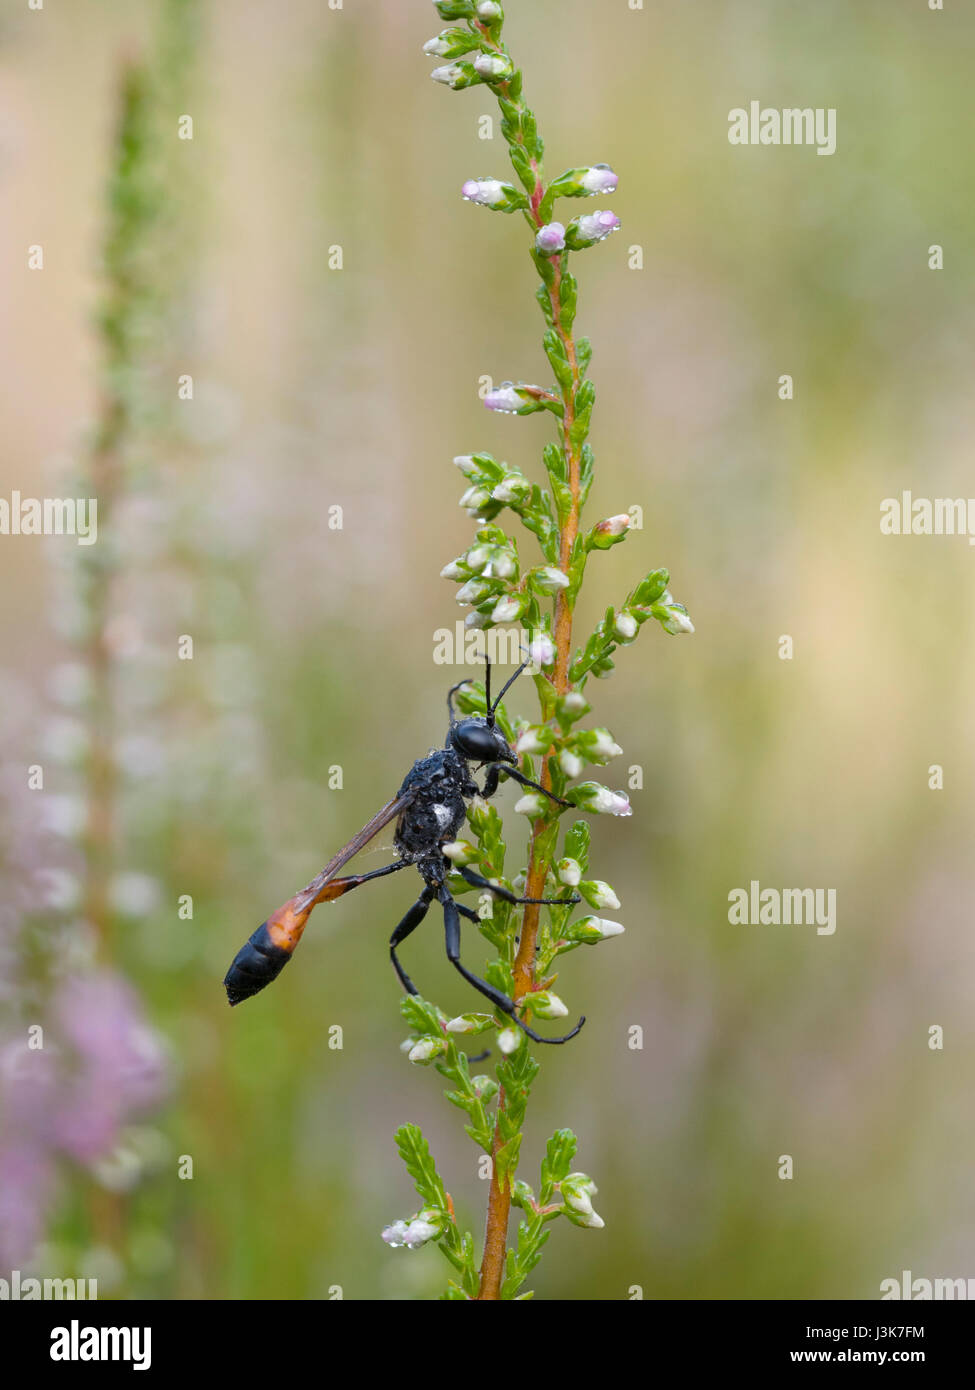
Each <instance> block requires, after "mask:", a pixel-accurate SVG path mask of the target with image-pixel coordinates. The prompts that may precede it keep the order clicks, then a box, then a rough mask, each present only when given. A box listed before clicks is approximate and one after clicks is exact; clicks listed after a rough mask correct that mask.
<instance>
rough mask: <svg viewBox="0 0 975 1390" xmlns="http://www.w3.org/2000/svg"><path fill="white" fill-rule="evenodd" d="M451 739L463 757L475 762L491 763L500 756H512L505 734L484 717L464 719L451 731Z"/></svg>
mask: <svg viewBox="0 0 975 1390" xmlns="http://www.w3.org/2000/svg"><path fill="white" fill-rule="evenodd" d="M450 741H451V743H452V744H453V745H454V747H455V748H456V749H457V752H458V753H460V755H461V757H463V758H468V759H469V760H470V761H471V762H475V763H489V762H493V761H494V760H495V759H496V758H498V757H505V756H508V757H510V756H511V750H510V748H509V747H508V744H507V742H506V740H505V738H504V736H503V735H502V734H501V733H500V731H499V730H497V729H493V728H491V727H490V726H489V725H488V724H487V723H485V721H484V720H482V719H462V720H461V722H460V723H459V724H457V725H455V726H454V728H453V729H452V730H451V731H450Z"/></svg>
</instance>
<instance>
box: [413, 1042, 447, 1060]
mask: <svg viewBox="0 0 975 1390" xmlns="http://www.w3.org/2000/svg"><path fill="white" fill-rule="evenodd" d="M446 1048H447V1045H446V1043H445V1042H444V1040H443V1038H433V1037H427V1038H418V1039H417V1040H416V1042H415V1043H414V1044H413V1046H412V1047H411V1048H410V1061H411V1062H430V1061H432V1060H433V1058H434V1057H439V1056H440V1054H441V1053H442V1052H445V1051H446Z"/></svg>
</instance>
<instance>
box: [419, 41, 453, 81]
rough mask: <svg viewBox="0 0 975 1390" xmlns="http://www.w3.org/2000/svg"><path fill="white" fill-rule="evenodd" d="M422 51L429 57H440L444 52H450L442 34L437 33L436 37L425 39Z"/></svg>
mask: <svg viewBox="0 0 975 1390" xmlns="http://www.w3.org/2000/svg"><path fill="white" fill-rule="evenodd" d="M423 51H424V53H425V54H426V55H427V57H429V58H442V57H443V56H444V54H445V53H449V52H450V44H449V43H448V42H447V40H446V39H445V38H443V37H442V35H440V34H438V35H437V36H436V38H433V39H427V41H426V43H425V44H424V45H423ZM438 81H439V79H438Z"/></svg>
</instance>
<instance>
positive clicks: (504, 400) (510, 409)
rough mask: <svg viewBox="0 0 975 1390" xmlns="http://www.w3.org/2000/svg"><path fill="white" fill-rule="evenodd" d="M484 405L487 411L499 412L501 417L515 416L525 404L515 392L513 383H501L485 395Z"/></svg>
mask: <svg viewBox="0 0 975 1390" xmlns="http://www.w3.org/2000/svg"><path fill="white" fill-rule="evenodd" d="M484 404H485V406H487V408H488V410H497V411H500V413H501V414H502V415H515V414H517V412H518V411H519V410H520V409H521V407H522V406H523V405H524V404H525V402H524V401H523V400H522V398H521V397H520V396H519V394H518V392H517V391H516V390H515V387H514V382H511V381H502V383H501V385H500V386H495V388H494V390H493V391H489V392H488V393H487V395H486V396H485V397H484Z"/></svg>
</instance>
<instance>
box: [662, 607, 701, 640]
mask: <svg viewBox="0 0 975 1390" xmlns="http://www.w3.org/2000/svg"><path fill="white" fill-rule="evenodd" d="M663 628H664V631H665V632H669V633H670V634H671V636H673V637H679V636H680V635H681V634H682V633H685V632H693V631H694V624H693V623H692V622H691V618H690V614H689V613H685V612H684V610H683V608H679V607H674V608H672V609H671V610H670V615H669V617H668V618H667V619H666V621H665V622H664V623H663Z"/></svg>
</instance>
